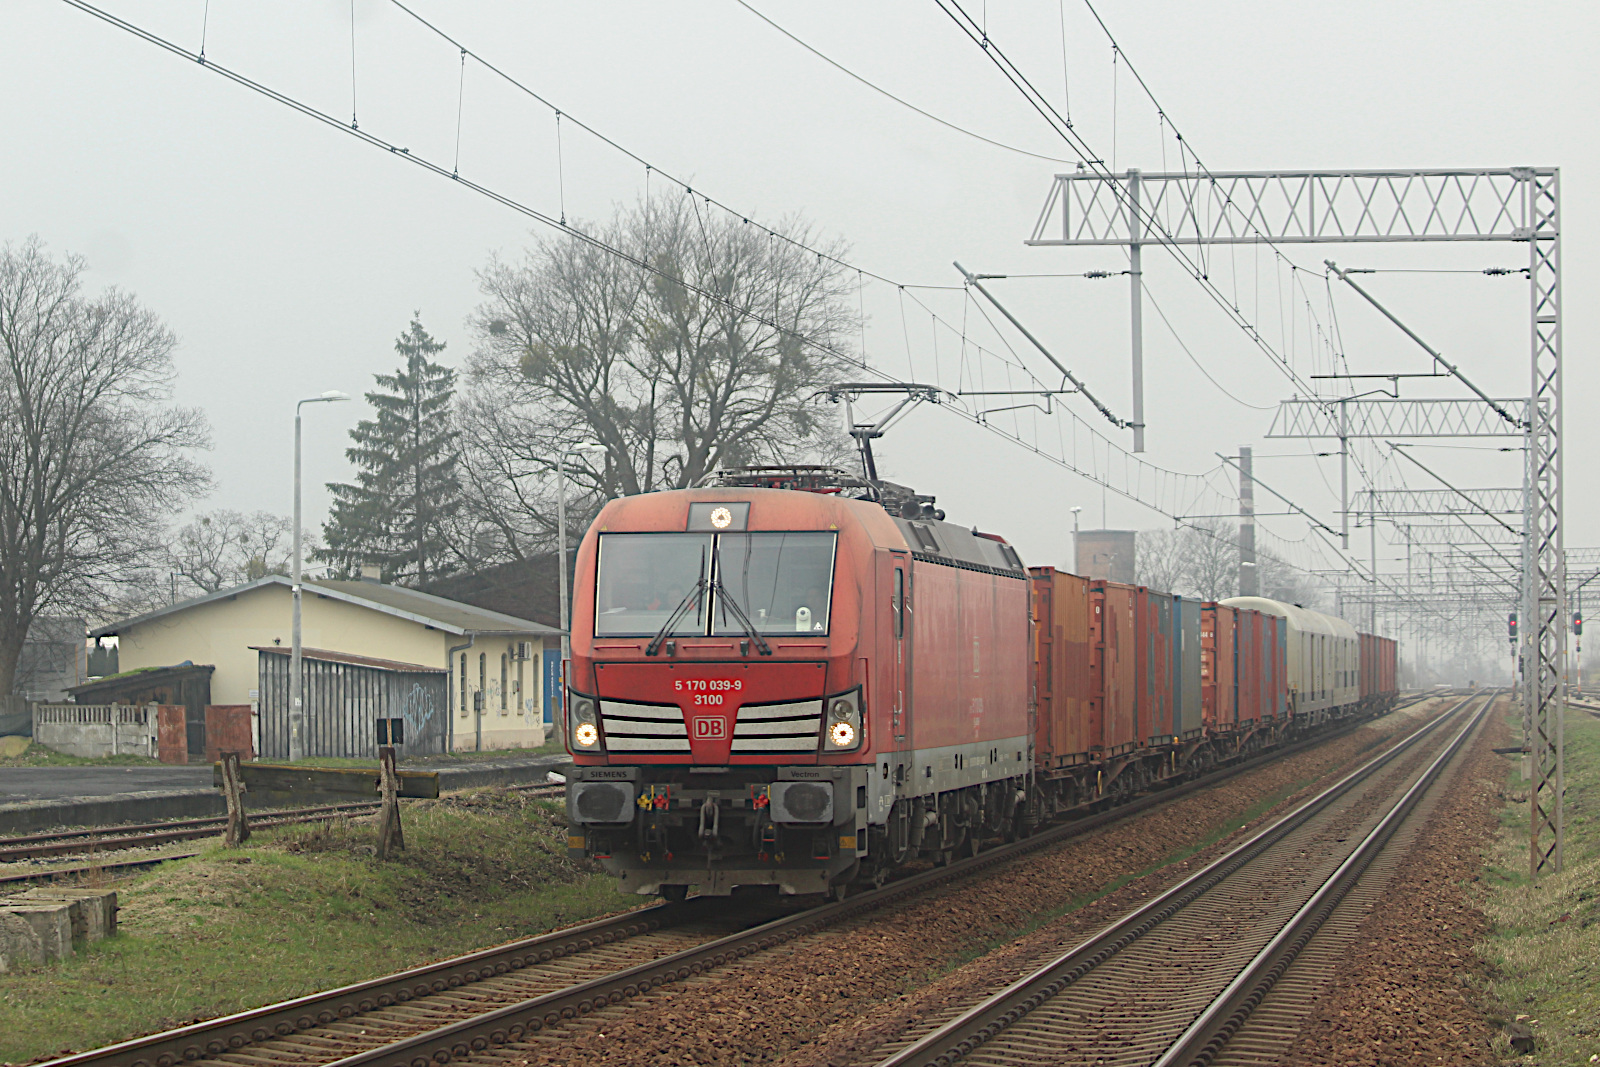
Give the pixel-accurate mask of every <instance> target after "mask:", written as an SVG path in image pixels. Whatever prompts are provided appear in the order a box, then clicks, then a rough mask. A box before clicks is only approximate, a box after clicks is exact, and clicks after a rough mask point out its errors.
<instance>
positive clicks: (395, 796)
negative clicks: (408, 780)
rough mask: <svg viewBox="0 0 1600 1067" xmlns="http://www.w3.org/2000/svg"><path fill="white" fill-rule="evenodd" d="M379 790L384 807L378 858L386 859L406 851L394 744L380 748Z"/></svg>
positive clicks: (380, 818) (379, 818) (379, 830)
mask: <svg viewBox="0 0 1600 1067" xmlns="http://www.w3.org/2000/svg"><path fill="white" fill-rule="evenodd" d="M378 790H379V792H381V793H382V794H383V808H382V811H381V812H380V814H379V816H378V858H379V859H380V860H386V859H388V858H389V853H390V852H392V851H404V850H405V847H406V838H405V834H404V833H403V832H402V831H401V829H400V772H399V771H397V770H396V769H395V765H394V746H393V745H382V746H380V747H379V748H378Z"/></svg>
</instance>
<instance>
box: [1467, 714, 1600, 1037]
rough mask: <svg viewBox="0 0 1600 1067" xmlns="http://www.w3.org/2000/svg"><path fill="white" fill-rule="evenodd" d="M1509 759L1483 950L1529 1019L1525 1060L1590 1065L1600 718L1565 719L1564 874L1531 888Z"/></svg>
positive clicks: (1517, 781)
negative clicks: (1532, 1045) (1529, 1048)
mask: <svg viewBox="0 0 1600 1067" xmlns="http://www.w3.org/2000/svg"><path fill="white" fill-rule="evenodd" d="M1513 730H1514V731H1516V732H1520V720H1518V721H1515V722H1513ZM1506 763H1507V776H1506V787H1505V794H1506V796H1507V804H1506V807H1505V809H1504V811H1503V812H1502V814H1501V827H1500V833H1499V835H1498V838H1497V840H1496V842H1495V846H1494V848H1493V850H1492V851H1491V853H1490V855H1489V856H1488V857H1487V864H1486V867H1485V872H1484V881H1485V883H1486V884H1487V886H1488V892H1487V896H1486V899H1485V900H1484V911H1485V912H1486V914H1487V915H1488V916H1489V920H1490V922H1491V924H1492V926H1493V933H1492V935H1491V936H1490V938H1489V940H1488V941H1487V942H1486V943H1485V944H1484V945H1482V946H1480V951H1481V952H1482V954H1483V955H1484V957H1485V958H1486V959H1487V960H1488V962H1489V963H1490V965H1491V967H1492V968H1493V971H1494V974H1495V981H1494V986H1493V992H1494V994H1495V997H1496V998H1497V999H1498V1000H1499V1002H1500V1004H1501V1005H1502V1006H1503V1008H1504V1010H1505V1012H1506V1013H1507V1016H1508V1017H1512V1016H1516V1015H1525V1016H1527V1018H1526V1019H1525V1020H1524V1021H1525V1022H1527V1024H1528V1025H1529V1026H1530V1027H1532V1029H1533V1032H1534V1037H1535V1039H1536V1041H1537V1048H1536V1051H1535V1052H1534V1053H1533V1055H1531V1056H1528V1057H1524V1058H1523V1062H1527V1063H1533V1064H1540V1065H1544V1064H1549V1065H1555V1064H1586V1063H1589V1062H1591V1060H1590V1057H1591V1056H1595V1055H1600V719H1596V718H1594V717H1593V716H1591V715H1589V714H1587V713H1585V712H1582V711H1578V710H1571V711H1569V712H1568V714H1567V721H1566V786H1567V788H1566V834H1565V849H1564V852H1565V863H1564V869H1563V870H1562V871H1561V873H1559V874H1552V875H1545V876H1542V877H1541V878H1540V879H1539V880H1538V881H1537V882H1536V883H1535V882H1530V880H1529V878H1528V804H1527V795H1528V785H1527V783H1526V782H1524V781H1523V780H1522V775H1521V771H1520V762H1519V761H1517V760H1514V759H1508V760H1507V761H1506ZM1500 1051H1502V1052H1503V1053H1508V1050H1507V1049H1505V1048H1504V1047H1502V1048H1501V1050H1500ZM1508 1054H1509V1053H1508Z"/></svg>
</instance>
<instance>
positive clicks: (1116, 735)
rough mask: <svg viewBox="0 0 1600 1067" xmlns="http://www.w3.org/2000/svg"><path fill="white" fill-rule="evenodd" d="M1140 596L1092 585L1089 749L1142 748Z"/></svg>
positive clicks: (1115, 586) (1126, 587)
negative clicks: (1136, 617) (1137, 615)
mask: <svg viewBox="0 0 1600 1067" xmlns="http://www.w3.org/2000/svg"><path fill="white" fill-rule="evenodd" d="M1137 593H1138V590H1137V589H1135V588H1134V587H1133V586H1130V585H1122V584H1120V583H1117V582H1108V581H1101V580H1095V581H1091V582H1090V583H1089V633H1090V647H1089V691H1090V697H1089V702H1090V707H1091V713H1090V716H1089V721H1090V724H1091V730H1092V735H1091V737H1090V744H1091V745H1092V746H1093V747H1094V748H1097V749H1099V750H1100V751H1101V752H1103V753H1105V754H1108V755H1109V754H1113V753H1117V752H1122V751H1124V750H1126V749H1130V748H1134V747H1136V746H1138V744H1139V742H1140V740H1141V737H1142V735H1141V732H1140V728H1139V683H1140V678H1139V659H1140V657H1139V654H1138V630H1137V628H1136V626H1135V624H1134V605H1135V602H1136V594H1137ZM1095 711H1098V715H1096V714H1095Z"/></svg>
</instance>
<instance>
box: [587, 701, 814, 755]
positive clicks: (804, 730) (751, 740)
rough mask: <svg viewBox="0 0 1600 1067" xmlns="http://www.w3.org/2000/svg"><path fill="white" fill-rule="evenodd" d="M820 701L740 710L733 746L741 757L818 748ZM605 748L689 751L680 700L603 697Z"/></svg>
mask: <svg viewBox="0 0 1600 1067" xmlns="http://www.w3.org/2000/svg"><path fill="white" fill-rule="evenodd" d="M822 706H823V702H822V701H820V700H799V701H793V702H790V703H784V704H757V705H751V706H746V707H742V708H740V709H739V717H738V720H737V721H736V722H735V723H734V726H733V744H732V751H733V752H734V753H737V754H738V755H742V756H759V755H774V756H780V755H795V754H797V753H807V752H815V751H816V750H817V736H818V734H819V732H820V731H821V730H822ZM600 724H601V726H602V727H603V728H604V729H605V736H606V748H607V750H608V751H610V752H614V753H628V752H637V753H650V754H661V753H670V754H678V753H683V754H688V752H689V751H690V748H689V731H688V728H687V726H686V725H685V723H684V719H683V711H682V709H680V708H679V707H678V706H677V705H675V704H630V703H626V702H623V701H619V700H602V701H600Z"/></svg>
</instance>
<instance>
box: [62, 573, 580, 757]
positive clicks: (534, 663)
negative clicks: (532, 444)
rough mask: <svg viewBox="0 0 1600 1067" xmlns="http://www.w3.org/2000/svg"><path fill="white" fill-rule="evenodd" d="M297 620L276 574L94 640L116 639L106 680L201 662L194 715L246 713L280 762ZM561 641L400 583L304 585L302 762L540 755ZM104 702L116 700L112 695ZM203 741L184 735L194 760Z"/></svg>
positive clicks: (535, 626)
mask: <svg viewBox="0 0 1600 1067" xmlns="http://www.w3.org/2000/svg"><path fill="white" fill-rule="evenodd" d="M291 609H292V596H291V593H290V583H289V579H288V578H287V577H285V576H283V575H279V574H269V575H267V576H265V577H263V578H259V579H257V580H255V581H253V582H247V583H245V584H244V585H239V586H235V587H233V588H231V589H223V590H219V591H218V592H215V593H208V594H206V595H205V596H200V597H195V598H193V599H191V600H184V601H179V602H178V603H176V604H173V605H171V606H169V607H164V608H160V609H158V610H156V611H151V612H147V613H145V614H143V615H136V616H134V617H133V618H130V619H124V620H122V621H120V622H116V623H112V624H110V625H107V626H102V627H100V628H98V629H96V630H92V631H90V635H89V636H90V637H92V638H95V639H96V640H101V639H104V638H109V637H115V638H116V639H117V645H118V650H119V662H118V667H119V668H120V670H121V673H120V674H119V675H118V676H117V677H116V678H114V679H106V680H104V681H105V682H113V683H115V682H117V681H119V680H128V681H129V682H132V681H135V680H137V679H138V678H139V676H140V675H141V674H145V673H147V672H150V671H152V670H153V669H156V668H171V667H174V666H177V665H184V666H188V665H196V666H200V665H203V666H204V667H205V668H206V669H207V670H206V673H207V674H208V680H209V691H208V692H207V693H206V694H205V696H204V699H203V700H199V701H198V703H199V704H200V706H202V707H203V706H205V705H249V706H250V709H251V718H252V733H253V735H254V737H255V751H256V752H257V753H259V754H260V755H261V756H263V757H266V758H282V757H284V756H286V755H287V754H288V752H287V745H288V733H287V731H288V725H287V724H288V707H287V705H288V688H289V685H288V673H289V666H288V664H289V655H288V653H289V648H290V643H291V641H290V638H291V631H290V626H291ZM560 637H561V634H560V631H559V630H557V629H556V628H555V627H552V626H547V625H545V624H543V623H538V622H534V621H532V620H529V619H523V618H517V617H516V616H513V615H507V614H503V613H501V612H497V611H491V610H489V609H486V608H481V607H477V606H474V605H471V604H464V603H461V602H459V601H455V600H448V599H446V598H444V597H440V596H435V595H433V594H430V593H424V592H420V591H418V590H415V589H408V588H405V587H403V586H395V585H385V584H382V583H380V582H376V581H372V580H370V579H363V580H361V581H329V580H316V581H312V580H306V581H304V582H303V595H302V598H301V646H302V667H301V678H302V692H303V693H304V707H305V711H306V733H305V738H306V755H308V756H346V757H354V758H361V757H371V756H374V755H375V754H376V748H377V745H378V744H379V743H380V742H382V743H399V744H400V745H401V747H402V749H403V751H404V752H406V753H407V754H409V755H421V754H426V753H437V752H446V751H449V752H463V751H466V752H471V751H487V750H492V749H506V748H523V747H536V746H538V745H541V744H543V743H544V739H545V736H546V732H547V727H548V726H549V724H550V723H551V722H552V721H553V718H554V716H555V714H556V713H557V711H558V709H559V708H560V704H561V693H560V671H561V646H560ZM103 687H104V686H103V683H102V688H103ZM96 698H97V699H115V697H114V696H113V695H112V694H111V693H110V690H107V691H106V693H104V694H101V693H98V692H97V694H96ZM78 699H79V701H80V702H82V700H83V697H82V696H80V697H79V698H78ZM128 702H132V701H131V700H129V701H128ZM202 723H203V720H202ZM195 727H196V724H195V723H191V724H190V732H191V734H192V733H193V732H194V729H195ZM201 728H202V729H203V725H201ZM199 741H203V739H202V738H195V737H191V738H190V748H191V751H194V750H195V749H196V748H197V747H198V746H197V744H196V742H199ZM202 750H203V749H202Z"/></svg>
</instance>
